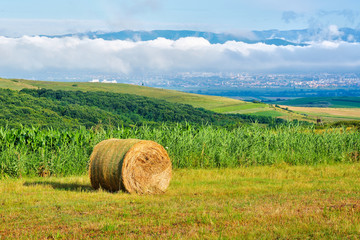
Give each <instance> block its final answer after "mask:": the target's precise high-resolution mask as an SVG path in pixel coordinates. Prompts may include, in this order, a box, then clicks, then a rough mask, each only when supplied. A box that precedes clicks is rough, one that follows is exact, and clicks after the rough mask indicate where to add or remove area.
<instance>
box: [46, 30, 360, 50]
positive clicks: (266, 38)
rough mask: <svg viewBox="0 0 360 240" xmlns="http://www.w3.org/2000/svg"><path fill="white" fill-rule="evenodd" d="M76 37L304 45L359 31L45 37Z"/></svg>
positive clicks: (359, 36) (348, 37)
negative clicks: (205, 40)
mask: <svg viewBox="0 0 360 240" xmlns="http://www.w3.org/2000/svg"><path fill="white" fill-rule="evenodd" d="M75 36H77V37H80V38H85V37H86V38H90V39H97V38H100V39H104V40H131V41H149V40H154V39H157V38H166V39H170V40H177V39H180V38H185V37H201V38H204V39H207V40H208V41H209V42H210V43H212V44H216V43H221V44H222V43H225V42H227V41H241V42H245V43H250V44H253V43H265V44H272V45H277V46H287V45H294V46H305V45H307V44H308V43H309V42H313V41H323V40H330V41H337V40H341V41H346V42H360V30H357V29H351V28H340V29H302V30H287V31H280V30H266V31H252V32H249V33H248V34H230V33H214V32H199V31H190V30H154V31H132V30H125V31H119V32H86V33H75V34H66V35H56V36H46V37H50V38H58V37H75Z"/></svg>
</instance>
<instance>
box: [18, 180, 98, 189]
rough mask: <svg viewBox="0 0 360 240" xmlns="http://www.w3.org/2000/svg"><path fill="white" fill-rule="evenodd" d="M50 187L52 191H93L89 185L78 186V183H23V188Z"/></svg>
mask: <svg viewBox="0 0 360 240" xmlns="http://www.w3.org/2000/svg"><path fill="white" fill-rule="evenodd" d="M38 185H42V186H50V187H52V188H53V189H58V190H63V191H73V192H92V191H94V189H93V188H92V187H91V186H90V185H84V184H78V183H61V182H49V181H36V182H25V183H24V186H26V187H33V186H38Z"/></svg>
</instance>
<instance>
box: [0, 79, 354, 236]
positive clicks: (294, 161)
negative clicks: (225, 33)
mask: <svg viewBox="0 0 360 240" xmlns="http://www.w3.org/2000/svg"><path fill="white" fill-rule="evenodd" d="M0 88H8V89H12V90H16V91H10V90H3V89H1V91H0V93H1V95H0V106H1V107H2V112H0V118H1V120H2V121H1V125H0V239H358V238H359V236H360V200H359V199H360V181H359V179H360V134H359V133H360V132H359V124H358V122H356V121H353V122H351V124H352V125H349V124H345V123H344V122H339V123H338V124H333V125H323V126H316V125H314V124H311V123H309V122H298V121H285V120H282V119H275V118H274V117H278V118H283V119H287V120H293V119H304V120H308V121H310V122H311V121H313V120H314V119H310V118H307V117H306V116H304V115H301V114H304V112H302V111H301V112H300V113H296V112H295V111H292V110H291V109H287V108H286V107H283V106H282V107H279V106H272V105H266V104H263V103H245V102H242V101H238V100H234V99H227V98H221V97H212V96H202V95H196V94H187V93H181V92H176V91H169V90H163V89H153V88H147V87H140V86H133V85H126V84H115V85H113V84H100V83H59V82H38V81H28V80H18V79H1V80H0ZM24 88H27V89H34V91H32V90H23V91H20V90H22V89H24ZM38 88H46V89H53V90H61V91H49V90H46V89H42V90H39V91H35V90H36V89H38ZM66 90H71V92H67V91H66ZM75 91H81V92H75ZM87 93H89V94H87ZM120 93H126V94H127V95H126V94H120ZM129 94H136V96H135V95H129ZM97 99H98V100H99V101H97ZM111 100H113V101H111ZM179 103H183V104H179ZM184 103H185V104H188V105H185V104H184ZM194 107H201V108H194ZM206 109H207V110H206ZM305 109H306V108H305ZM210 110H213V111H216V112H217V113H216V112H213V111H210ZM335 110H336V109H334V111H335ZM336 111H338V110H336ZM355 111H356V109H355ZM222 113H231V114H222ZM237 113H241V115H240V114H237ZM245 113H246V114H251V115H244V114H245ZM259 121H262V122H259ZM120 123H121V124H120ZM140 123H141V124H140ZM109 138H121V139H126V138H137V139H143V140H152V141H155V142H158V143H159V144H161V145H162V146H164V147H165V149H166V150H167V152H168V154H169V156H170V158H171V161H172V166H173V178H172V181H171V183H170V186H169V188H168V190H167V192H165V193H164V194H161V195H152V196H150V195H142V196H139V195H131V194H127V193H124V192H116V193H109V192H106V191H104V190H102V189H100V190H94V189H92V188H91V184H90V179H89V175H88V167H89V156H90V154H91V152H92V150H93V147H94V146H95V145H96V144H97V143H99V142H101V141H102V140H105V139H109Z"/></svg>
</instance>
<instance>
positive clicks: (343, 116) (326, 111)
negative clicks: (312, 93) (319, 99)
mask: <svg viewBox="0 0 360 240" xmlns="http://www.w3.org/2000/svg"><path fill="white" fill-rule="evenodd" d="M283 107H287V108H288V109H289V110H292V111H295V112H298V113H305V114H308V115H310V116H313V117H320V118H323V119H324V120H326V121H336V120H338V121H339V120H347V119H348V120H360V108H317V107H292V106H283Z"/></svg>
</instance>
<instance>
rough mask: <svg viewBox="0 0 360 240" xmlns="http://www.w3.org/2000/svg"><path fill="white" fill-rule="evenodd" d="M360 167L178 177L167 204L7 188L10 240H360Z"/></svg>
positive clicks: (4, 215) (1, 229)
mask: <svg viewBox="0 0 360 240" xmlns="http://www.w3.org/2000/svg"><path fill="white" fill-rule="evenodd" d="M359 179H360V164H359V163H354V164H340V165H320V166H289V165H286V164H277V165H273V166H262V167H242V168H238V169H216V170H215V169H214V170H194V169H193V170H189V169H184V170H176V171H175V172H174V174H173V179H172V182H171V184H170V187H169V189H168V191H167V192H166V193H165V194H163V195H153V196H138V195H130V194H126V193H121V192H120V193H108V192H105V191H103V190H98V191H95V190H92V189H91V187H90V182H89V177H88V176H79V177H63V178H60V177H57V178H56V177H50V178H20V179H3V180H0V196H1V197H0V239H124V238H127V239H358V238H359V236H360V181H359Z"/></svg>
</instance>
